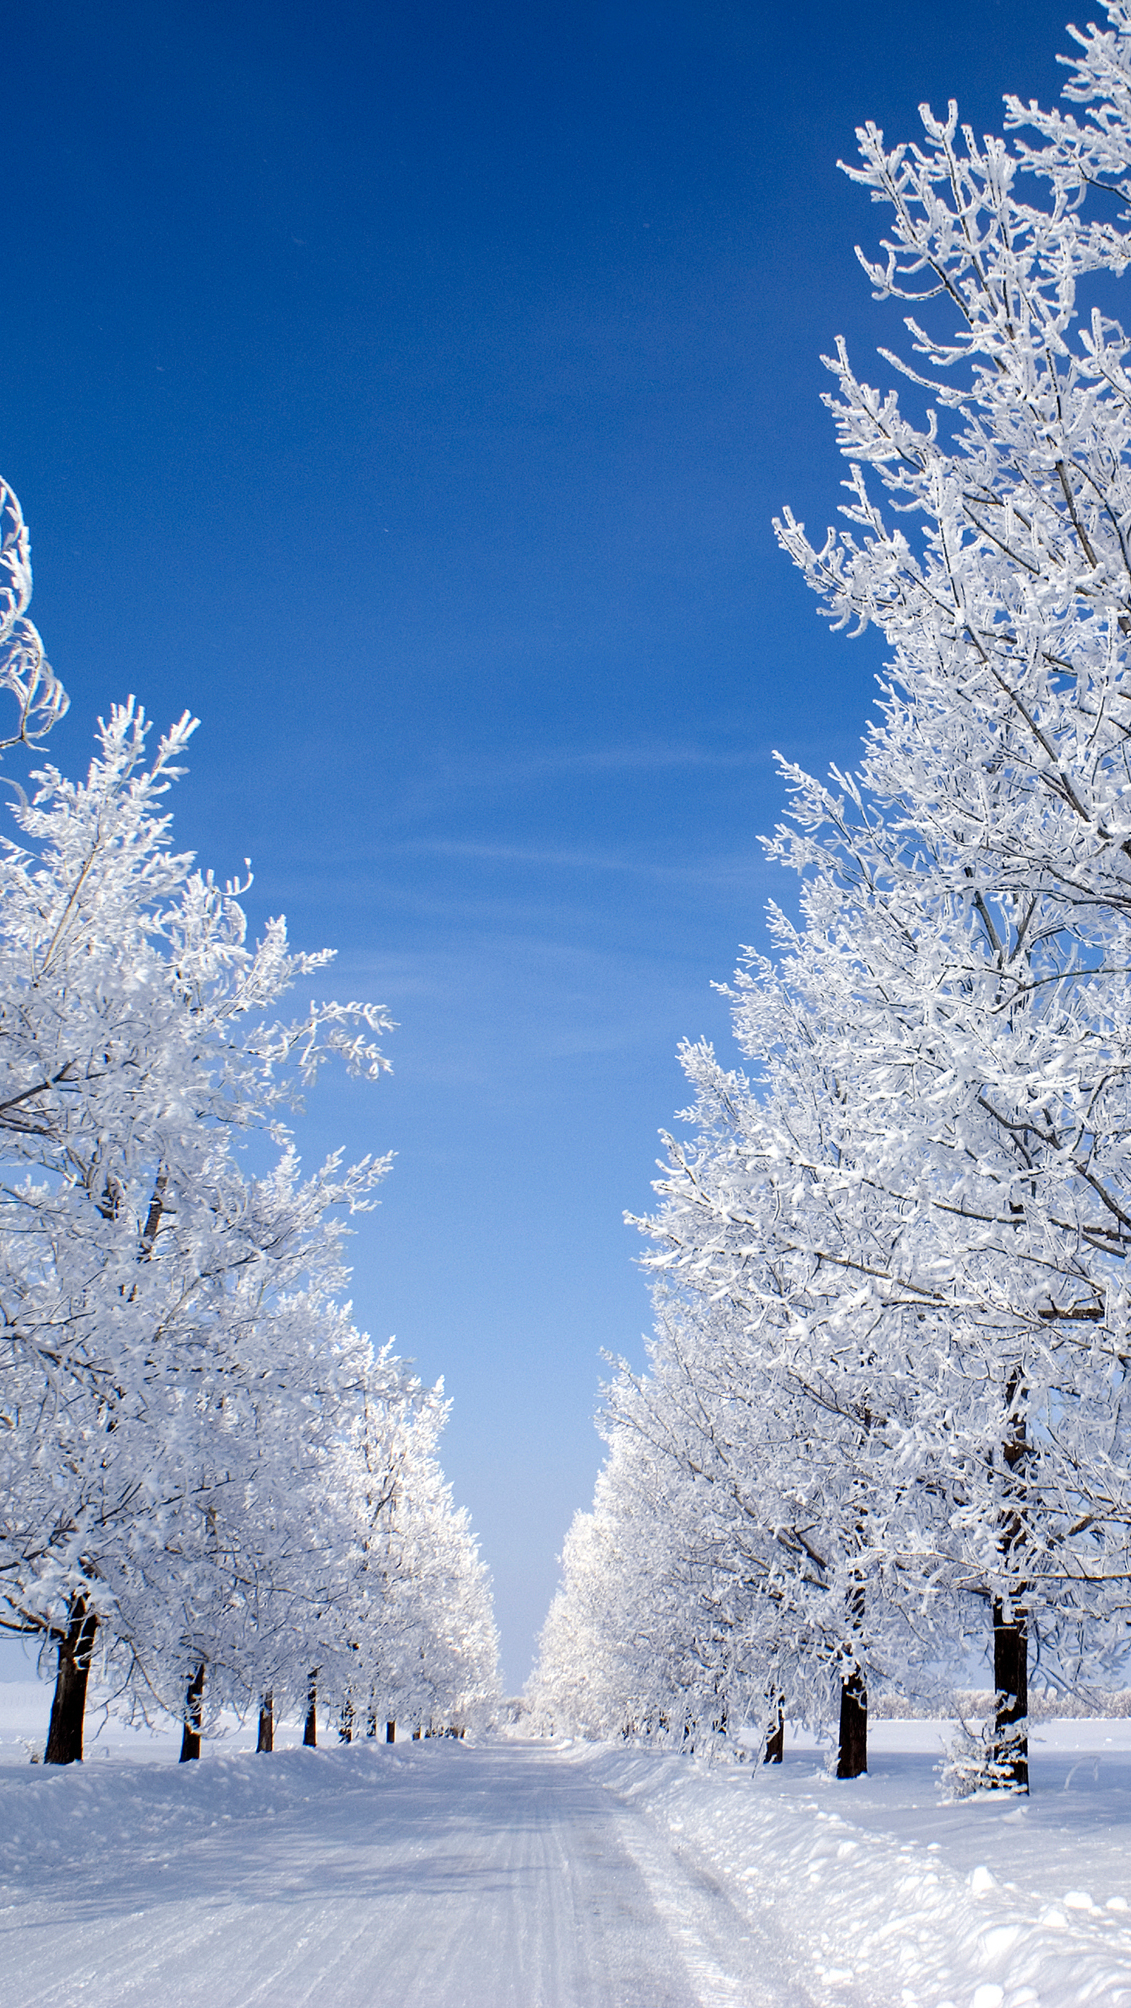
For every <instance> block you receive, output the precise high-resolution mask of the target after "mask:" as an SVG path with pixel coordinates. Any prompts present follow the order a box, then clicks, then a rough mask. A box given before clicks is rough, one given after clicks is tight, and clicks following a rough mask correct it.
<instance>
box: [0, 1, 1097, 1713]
mask: <svg viewBox="0 0 1131 2008" xmlns="http://www.w3.org/2000/svg"><path fill="white" fill-rule="evenodd" d="M1065 11H1066V10H1065V8H1064V7H1063V5H1062V4H1059V0H1058V4H1056V5H1050V4H1047V0H978V4H976V5H975V4H973V0H948V4H947V5H946V6H945V7H941V8H940V7H938V6H936V5H927V4H924V0H900V4H894V0H871V4H857V0H845V4H842V5H839V6H833V5H826V4H799V5H794V6H791V7H788V8H784V7H778V8H770V7H768V6H765V5H763V4H754V0H743V4H732V0H646V4H645V0H639V4H630V0H623V4H601V0H590V4H583V0H578V4H565V0H557V4H542V5H539V4H536V3H535V4H531V0H524V4H521V5H520V4H518V0H501V3H500V4H490V0H486V4H485V0H475V4H470V0H448V4H445V5H440V4H436V0H413V4H411V5H409V4H407V0H401V4H398V5H392V4H382V0H366V4H342V0H319V4H318V5H317V6H315V5H313V4H304V5H298V4H287V0H274V4H272V5H270V6H268V5H264V4H260V0H243V4H241V5H240V6H239V7H238V8H233V7H231V6H228V5H220V4H205V0H197V3H196V4H185V0H164V4H163V5H162V6H160V7H157V8H155V7H153V6H151V5H149V4H144V5H143V4H139V0H111V4H110V5H109V6H107V7H105V8H102V9H92V8H90V7H89V6H87V5H85V4H84V5H81V6H80V5H78V4H77V0H50V4H47V0H29V4H27V5H25V6H24V7H22V8H21V9H20V10H18V12H15V13H12V14H11V15H10V16H9V18H8V19H7V20H6V22H5V72H6V84H7V89H6V93H5V99H6V103H5V165H6V184H7V190H8V195H7V200H6V203H5V216H4V229H3V256H4V263H5V278H6V283H5V287H4V311H3V314H2V316H0V377H2V381H3V383H4V387H5V395H4V399H3V410H2V416H0V467H2V468H3V471H4V474H5V476H6V477H7V478H8V479H9V480H10V481H11V482H12V483H13V485H14V486H15V488H16V490H17V492H18V494H19V495H20V497H21V500H22V502H23V505H24V509H25V513H26V515H27V516H28V519H29V521H30V523H31V526H32V535H33V545H34V555H35V567H36V596H35V605H34V613H35V616H36V619H37V622H38V624H39V626H40V628H41V631H42V632H43V634H44V637H45V639H46V641H47V644H48V648H49V651H50V653H51V656H52V660H53V662H54V663H55V665H56V667H57V669H58V671H59V673H60V674H61V676H62V678H63V680H64V682H65V684H66V686H67V688H68V690H69V691H70V693H71V698H72V709H71V712H70V715H69V717H68V719H67V720H66V722H65V724H64V725H63V727H62V728H61V729H60V730H59V732H58V733H57V735H56V738H55V741H54V742H53V747H52V752H53V757H54V758H55V759H57V760H58V761H59V763H60V764H61V765H63V766H64V767H65V768H68V769H70V770H72V771H73V770H76V769H78V768H80V767H81V766H82V765H84V764H85V761H86V759H87V757H88V749H89V744H90V733H91V728H92V725H93V721H94V719H95V717H96V716H97V714H98V713H99V712H100V711H104V710H105V709H106V707H107V706H108V705H109V703H110V702H112V701H113V700H114V699H116V698H120V697H124V696H125V695H126V694H127V693H129V692H135V693H136V694H137V695H138V696H139V697H140V698H141V699H142V700H143V702H144V703H145V705H146V707H147V709H148V710H149V711H150V712H151V713H152V714H153V715H154V716H155V717H156V719H157V720H158V722H159V723H164V722H166V721H167V720H168V719H169V718H171V717H172V716H175V715H177V714H179V712H180V711H181V710H182V709H183V708H184V707H186V706H188V707H190V708H191V709H192V710H193V711H195V712H197V713H198V714H199V715H200V716H201V718H202V720H203V726H202V729H201V731H200V733H199V734H198V737H197V740H196V742H195V751H194V756H193V763H192V772H191V775H190V777H189V778H188V779H187V780H186V781H185V782H184V783H183V784H182V785H181V788H180V790H179V792H178V797H177V800H176V804H175V807H176V829H177V836H178V840H179V842H180V843H181V844H183V845H185V846H192V847H194V848H195V849H196V850H197V851H198V853H199V854H200V856H201V858H202V860H203V861H204V862H206V863H209V864H211V865H214V866H215V867H216V869H217V871H218V872H219V873H221V874H227V873H230V872H232V871H235V870H237V869H239V868H240V866H241V864H242V861H243V859H244V857H245V856H248V855H250V857H251V858H252V861H253V865H254V868H255V872H256V882H255V887H254V890H253V892H252V894H251V895H250V898H249V901H248V904H249V907H250V909H251V912H252V916H253V919H254V921H255V923H256V924H257V925H258V924H260V923H261V922H262V919H263V918H264V917H265V916H266V915H267V914H269V913H274V912H278V911H284V912H285V913H286V914H287V916H288V920H289V922H290V926H291V932H292V936H293V938H294V939H295V940H296V941H298V942H299V943H301V944H302V945H304V946H320V945H323V944H332V945H335V946H336V947H337V948H338V950H339V961H338V965H337V973H336V975H335V977H334V979H333V989H334V991H335V992H336V993H337V994H348V995H350V996H356V995H368V996H374V997H376V998H377V999H378V1000H379V1001H381V1002H384V1003H387V1004H388V1006H389V1007H390V1009H391V1011H392V1013H393V1015H394V1017H395V1018H396V1019H397V1020H398V1021H399V1025H400V1029H399V1030H398V1032H397V1033H396V1035H395V1037H394V1038H393V1039H392V1040H391V1041H390V1045H389V1052H390V1057H391V1058H392V1060H393V1063H394V1066H395V1070H396V1071H395V1074H394V1076H393V1078H392V1079H391V1080H387V1081H384V1082H382V1083H381V1084H380V1085H379V1086H377V1087H375V1088H372V1089H368V1088H359V1087H357V1086H356V1085H355V1084H349V1083H333V1084H331V1083H327V1085H326V1086H325V1087H323V1088H322V1089H320V1090H319V1092H318V1093H317V1095H316V1096H315V1097H314V1098H313V1099H312V1102H311V1105H310V1109H309V1112H308V1117H307V1119H306V1121H305V1122H304V1124H303V1126H302V1130H301V1132H300V1139H301V1142H302V1144H303V1148H304V1150H305V1151H306V1152H307V1154H308V1155H312V1156H313V1155H314V1154H316V1153H318V1152H320V1151H322V1150H324V1149H325V1148H328V1147H330V1146H332V1145H333V1144H336V1143H337V1142H339V1141H340V1142H342V1143H344V1144H345V1146H346V1147H347V1150H348V1151H349V1153H350V1154H351V1155H360V1154H361V1153H362V1152H363V1151H365V1150H367V1149H377V1150H386V1149H393V1150H395V1151H396V1153H397V1162H396V1168H395V1171H394V1173H393V1176H392V1178H391V1180H390V1181H389V1183H388V1185H387V1186H386V1188H385V1195H384V1201H383V1204H382V1207H381V1210H380V1212H379V1213H378V1214H377V1215H376V1216H375V1217H374V1218H373V1219H371V1220H370V1221H368V1222H367V1223H366V1224H365V1225H364V1226H363V1229H362V1232H361V1234H360V1236H359V1239H358V1242H357V1245H356V1272H355V1285H356V1287H355V1304H356V1308H357V1312H358V1315H359V1319H360V1321H361V1322H362V1323H363V1324H364V1325H365V1326H366V1327H367V1328H368V1329H370V1330H371V1331H372V1333H373V1335H374V1337H375V1338H377V1339H384V1338H385V1337H386V1336H387V1335H388V1334H390V1333H395V1334H396V1336H397V1340H398V1345H399V1348H400V1350H402V1351H403V1352H405V1353H407V1354H409V1355H411V1356H414V1357H415V1358H416V1359H417V1360H418V1362H419V1365H420V1368H421V1371H422V1372H423V1373H424V1374H426V1375H427V1376H428V1377H429V1378H430V1379H431V1378H434V1377H436V1376H437V1375H439V1374H444V1375H445V1377H446V1381H447V1387H448V1391H449V1393H450V1394H451V1395H452V1396H453V1398H454V1402H455V1407H454V1412H453V1417H452V1421H451V1425H450V1428H449V1433H448V1437H447V1442H446V1457H445V1463H446V1468H447V1471H448V1473H449V1476H450V1477H451V1479H452V1481H453V1483H454V1486H455V1490H456V1493H457V1496H458V1498H459V1499H460V1500H461V1501H462V1502H464V1503H466V1504H467V1505H468V1506H469V1507H470V1509H471V1512H472V1516H473V1519H474V1522H475V1524H476V1527H477V1528H478V1530H479V1532H480V1535H481V1537H482V1542H483V1548H484V1553H485V1555H486V1557H487V1560H488V1561H489V1563H490V1564H491V1566H492V1569H493V1571H494V1574H495V1579H496V1593H497V1607H498V1615H499V1619H500V1623H501V1626H502V1630H503V1644H504V1652H505V1660H506V1669H507V1674H508V1678H509V1680H510V1682H511V1684H512V1685H517V1684H518V1683H519V1682H521V1680H522V1679H523V1678H524V1677H525V1675H526V1672H527V1671H528V1668H529V1664H530V1655H531V1651H532V1646H533V1636H534V1632H535V1630H536V1628H537V1626H538V1624H539V1623H540V1621H541V1618H542V1616H543V1615H544V1613H545V1609H546V1605H547V1603H548V1601H549V1597H550V1594H551V1592H552V1590H553V1586H554V1582H555V1578H556V1567H555V1555H556V1552H557V1550H558V1549H559V1547H560V1544H561V1539H562V1536H563V1534H564V1532H565V1528H566V1526H567V1524H568V1521H569V1518H570V1516H571V1514H572V1512H573V1510H574V1508H575V1507H577V1506H579V1505H585V1504H587V1503H588V1501H589V1497H590V1493H591V1490H592V1483H593V1478H594V1475H595V1473H596V1470H597V1467H598V1465H599V1462H600V1457H601V1445H600V1443H599V1441H598V1439H597V1437H596V1436H595V1434H594V1432H593V1428H592V1421H591V1418H592V1415H593V1413H594V1410H595V1408H596V1406H597V1401H598V1383H599V1378H600V1373H601V1363H600V1358H599V1354H600V1350H601V1348H606V1349H608V1350H610V1351H613V1352H625V1353H627V1354H629V1355H630V1356H631V1357H633V1358H634V1359H636V1360H639V1359H640V1358H641V1357H642V1342H641V1333H642V1332H643V1331H644V1330H645V1329H646V1328H647V1325H648V1315H649V1307H648V1301H647V1294H646V1290H645V1287H644V1284H643V1282H642V1280H641V1278H640V1275H639V1273H638V1271H637V1270H636V1269H635V1268H634V1266H633V1264H634V1258H635V1256H636V1254H637V1252H638V1248H639V1243H638V1240H637V1238H636V1237H635V1236H634V1235H633V1234H632V1232H631V1231H630V1230H628V1229H626V1228H625V1226H624V1225H623V1222H622V1214H623V1212H624V1210H625V1209H626V1208H627V1209H630V1210H633V1211H644V1210H646V1209H647V1207H648V1205H649V1201H650V1192H649V1182H650V1179H651V1178H652V1177H653V1176H654V1163H655V1159H656V1156H657V1153H658V1149H659V1144H658V1139H657V1131H658V1130H659V1129H660V1128H661V1127H663V1126H665V1125H669V1124H671V1122H672V1119H673V1116H674V1112H675V1110H676V1109H677V1108H678V1107H679V1106H680V1104H681V1101H682V1099H683V1096H682V1081H681V1076H680V1074H679V1071H678V1068H677V1066H676V1062H675V1057H674V1055H675V1049H676V1045H677V1042H678V1040H679V1039H680V1037H681V1036H683V1035H688V1036H691V1037H698V1036H700V1035H702V1034H706V1035H708V1036H709V1037H711V1038H713V1039H715V1041H716V1042H717V1043H718V1044H719V1045H720V1047H721V1048H723V1049H724V1050H726V1049H727V1047H728V1033H727V1016H726V1009H725V1005H724V1003H723V1002H722V1001H721V1000H720V999H719V998H718V996H717V995H716V994H715V993H714V992H713V991H712V989H711V987H710V986H711V982H712V980H716V981H719V980H725V979H726V978H727V977H728V976H729V974H730V972H731V970H732V968H733V966H734V962H735V959H736V956H737V953H738V949H739V946H740V944H741V943H743V942H751V941H752V942H755V943H757V942H758V941H760V939H761V913H762V909H763V906H764V903H765V900H766V899H767V897H769V896H770V894H771V893H772V892H773V893H778V894H783V893H784V894H785V895H786V896H788V888H785V887H780V886H778V885H777V883H776V880H775V878H774V877H773V876H771V874H770V873H769V872H768V870H767V868H766V867H765V866H764V865H763V863H762V861H761V855H760V851H759V846H758V841H757V838H758V833H759V832H760V831H764V830H766V829H768V828H769V827H770V826H771V825H772V823H773V822H774V820H775V819H776V817H777V814H778V812H779V806H780V791H779V788H778V784H777V781H776V778H775V775H774V770H773V765H772V759H771V750H772V748H774V747H775V746H778V747H780V748H781V749H782V750H783V751H785V752H787V753H788V754H789V755H790V756H791V757H793V758H796V759H799V760H801V761H802V762H803V763H804V764H806V765H808V766H810V767H813V768H816V769H817V770H818V771H823V769H824V768H825V766H826V765H827V763H828V761H829V760H830V759H838V760H850V759H851V758H852V755H853V748H854V746H855V744H856V743H857V741H858V738H859V733H860V729H861V725H862V722H863V719H864V715H865V712H866V709H867V706H868V703H869V702H870V697H871V691H872V688H873V685H872V678H873V676H874V673H875V670H876V668H877V666H878V663H879V660H880V657H879V655H878V653H877V651H876V649H875V648H874V646H873V645H872V644H871V643H870V642H868V641H865V642H861V643H857V644H855V645H849V644H848V643H846V641H845V640H844V638H843V637H842V636H829V635H828V634H827V633H826V632H825V630H824V627H823V625H822V623H821V622H820V620H819V619H818V617H817V614H816V610H815V607H814V606H813V605H812V604H811V602H810V600H809V596H808V595H807V593H806V590H805V588H804V586H803V584H802V583H801V581H800V579H799V578H798V577H797V575H796V574H795V573H793V571H792V570H791V568H790V566H789V565H788V563H787V562H786V561H785V560H784V559H783V558H782V557H781V556H780V555H779V553H778V552H777V550H776V547H775V545H774V543H773V539H772V535H771V532H770V517H771V516H772V514H773V513H774V512H775V510H777V509H778V508H780V506H781V504H782V503H783V502H785V501H788V502H791V503H792V504H793V506H794V507H795V509H796V511H797V513H798V514H799V515H801V516H802V517H803V518H805V519H806V520H807V521H808V523H809V524H810V527H811V528H813V529H816V528H821V527H823V526H824V524H825V523H826V522H827V521H828V520H829V519H830V516H831V514H832V511H833V510H834V508H835V506H836V502H837V499H838V497H837V483H838V481H839V480H840V478H841V475H842V469H841V467H840V464H839V463H838V460H837V457H836V454H835V450H834V446H833V441H832V433H831V426H830V424H829V421H828V419H827V415H826V414H825V413H823V411H822V409H821V406H820V403H819V399H820V396H821V393H822V391H823V389H824V388H825V386H826V383H827V382H828V379H827V378H826V377H825V375H824V372H823V371H822V369H821V366H820V362H819V355H820V353H821V351H822V350H824V351H826V352H827V351H828V349H829V348H830V347H831V345H832V342H833V339H834V337H835V336H836V334H837V333H839V332H844V333H845V334H846V335H847V336H848V337H849V340H850V343H851V345H852V348H853V352H854V355H855V356H856V357H857V358H858V360H859V361H860V363H861V364H862V365H863V364H864V363H865V361H866V360H867V359H868V358H869V357H870V354H871V352H872V351H874V349H875V346H876V344H877V342H880V341H884V342H887V343H889V344H890V343H893V342H894V341H897V340H898V336H899V326H898V315H897V313H896V312H894V311H893V310H892V309H890V308H881V307H878V306H876V305H874V304H873V303H872V302H871V301H870V299H869V296H868V290H867V285H866V282H865V281H864V279H863V276H862V275H861V273H860V272H859V268H858V267H857V266H856V263H855V259H854V257H853V249H852V247H853V244H854V242H856V241H858V240H859V241H862V242H864V243H865V244H866V245H868V246H870V245H871V243H872V242H873V240H874V237H875V235H876V234H877V228H878V226H880V225H881V224H882V213H881V212H880V211H878V210H871V209H870V208H869V206H868V203H867V201H866V200H865V198H864V197H863V195H862V194H861V192H860V191H859V190H857V189H854V188H853V187H852V186H851V185H850V184H849V183H848V182H847V181H846V180H845V178H844V177H843V176H841V175H839V174H838V172H837V169H836V160H837V156H838V155H840V156H844V157H848V156H850V155H851V152H852V149H853V128H854V126H855V125H856V124H858V123H860V122H861V120H863V119H865V118H869V117H871V118H875V119H876V120H877V121H878V122H879V123H880V124H881V125H882V126H883V127H884V128H885V131H886V132H887V133H888V134H889V137H891V138H893V139H894V138H896V137H899V138H904V137H912V136H913V135H914V131H915V129H916V123H917V122H916V111H915V108H916V105H917V104H918V103H919V101H920V100H922V99H924V98H927V99H930V100H931V101H932V102H933V103H934V104H935V106H936V108H938V107H941V106H942V104H943V103H944V102H945V100H946V98H947V97H949V96H957V97H958V98H959V99H960V102H961V105H962V109H963V113H964V115H966V116H969V118H970V119H971V121H972V123H973V124H974V125H975V127H976V128H977V129H978V130H979V131H984V130H987V129H995V128H998V127H999V125H1000V99H1001V94H1002V92H1003V91H1005V90H1016V91H1018V92H1019V93H1020V94H1021V96H1022V97H1025V98H1027V97H1030V96H1036V97H1038V98H1040V99H1041V100H1042V101H1043V102H1045V103H1048V102H1049V101H1050V100H1051V99H1052V98H1053V97H1054V96H1055V94H1056V92H1057V91H1058V89H1059V73H1058V71H1057V68H1056V64H1055V55H1056V53H1057V51H1058V50H1063V49H1064V48H1065V47H1066V46H1067V43H1068V38H1067V36H1066V35H1065V33H1064V30H1063V20H1064V16H1065ZM1084 18H1088V17H1087V16H1085V17H1084ZM882 369H883V365H881V364H879V363H876V364H875V370H876V372H877V373H878V372H879V371H881V370H882Z"/></svg>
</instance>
